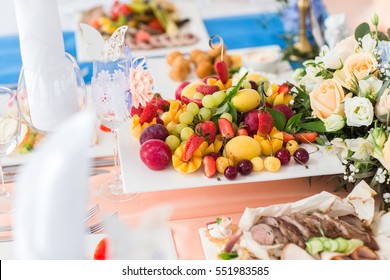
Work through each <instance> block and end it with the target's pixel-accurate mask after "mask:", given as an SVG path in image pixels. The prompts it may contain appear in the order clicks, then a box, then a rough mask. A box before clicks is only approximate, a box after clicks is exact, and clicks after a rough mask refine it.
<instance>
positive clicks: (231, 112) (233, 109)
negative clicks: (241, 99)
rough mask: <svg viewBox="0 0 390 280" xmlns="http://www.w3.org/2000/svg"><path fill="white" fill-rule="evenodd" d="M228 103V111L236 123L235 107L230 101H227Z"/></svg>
mask: <svg viewBox="0 0 390 280" xmlns="http://www.w3.org/2000/svg"><path fill="white" fill-rule="evenodd" d="M228 104H229V113H230V115H232V119H233V122H235V123H237V109H236V107H234V105H233V104H232V103H231V102H228Z"/></svg>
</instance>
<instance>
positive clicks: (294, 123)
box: [284, 113, 302, 133]
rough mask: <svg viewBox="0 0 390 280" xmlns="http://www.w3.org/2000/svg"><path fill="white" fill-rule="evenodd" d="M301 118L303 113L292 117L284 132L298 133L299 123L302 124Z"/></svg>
mask: <svg viewBox="0 0 390 280" xmlns="http://www.w3.org/2000/svg"><path fill="white" fill-rule="evenodd" d="M301 118H302V113H299V114H296V115H294V116H292V117H291V118H290V119H289V120H288V122H287V124H286V127H285V128H284V131H285V132H287V133H295V132H297V130H298V129H297V127H298V125H299V123H300V122H301Z"/></svg>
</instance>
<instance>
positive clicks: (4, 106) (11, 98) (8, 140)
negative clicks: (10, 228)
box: [0, 87, 20, 213]
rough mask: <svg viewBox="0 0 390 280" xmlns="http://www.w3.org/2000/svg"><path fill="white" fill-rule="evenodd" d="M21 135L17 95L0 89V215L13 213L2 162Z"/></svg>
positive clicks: (8, 90) (5, 89)
mask: <svg viewBox="0 0 390 280" xmlns="http://www.w3.org/2000/svg"><path fill="white" fill-rule="evenodd" d="M19 134H20V112H19V108H18V104H17V102H16V95H15V93H14V92H13V91H12V90H10V89H8V88H4V87H0V177H1V186H0V213H9V212H11V211H12V201H11V200H12V195H11V192H10V191H9V190H7V188H6V186H5V183H4V173H3V167H2V164H1V160H2V158H4V157H7V156H8V155H10V154H11V152H12V151H13V150H14V149H15V147H16V146H17V144H18V137H19Z"/></svg>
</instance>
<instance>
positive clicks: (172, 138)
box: [165, 135, 180, 151]
mask: <svg viewBox="0 0 390 280" xmlns="http://www.w3.org/2000/svg"><path fill="white" fill-rule="evenodd" d="M165 143H167V145H168V146H169V148H170V149H171V151H174V150H176V149H177V147H179V146H180V139H179V137H177V136H176V135H169V136H168V137H167V138H166V139H165Z"/></svg>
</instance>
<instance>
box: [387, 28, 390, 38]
mask: <svg viewBox="0 0 390 280" xmlns="http://www.w3.org/2000/svg"><path fill="white" fill-rule="evenodd" d="M387 36H389V37H390V28H388V29H387Z"/></svg>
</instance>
